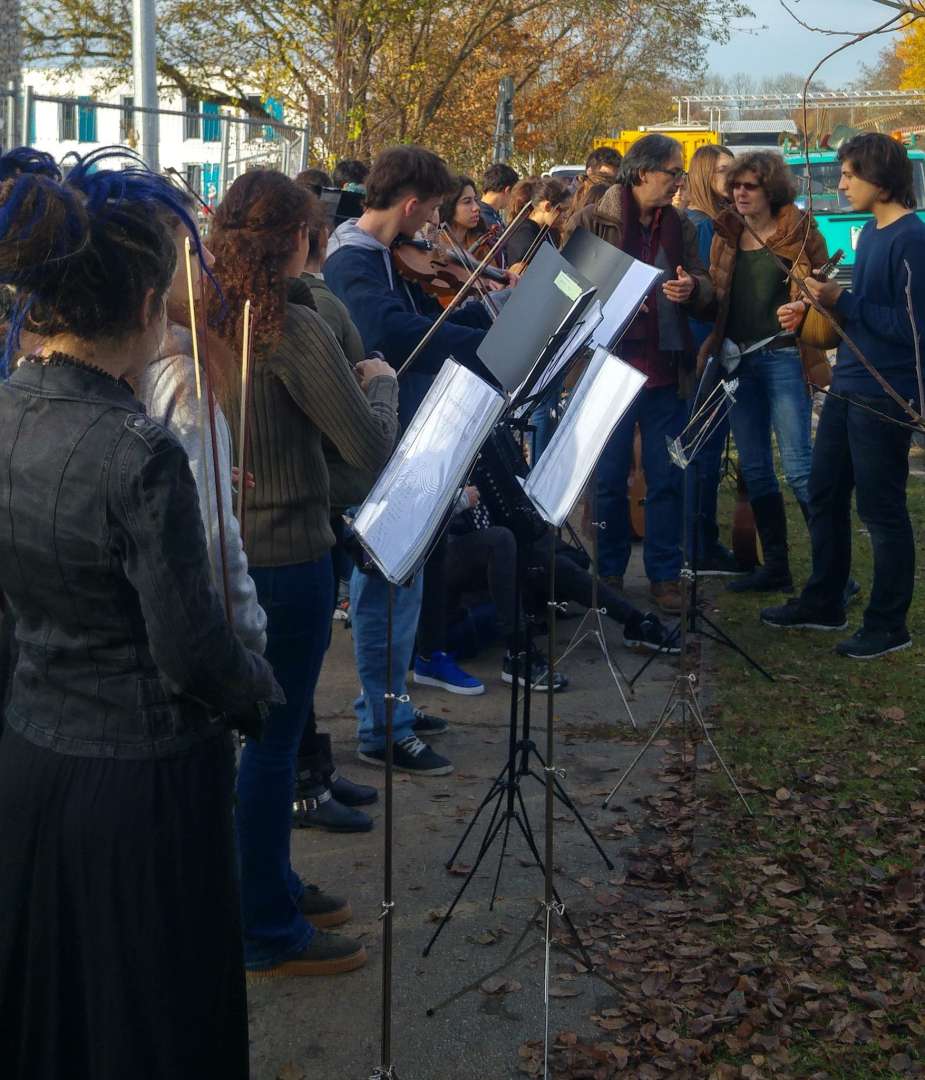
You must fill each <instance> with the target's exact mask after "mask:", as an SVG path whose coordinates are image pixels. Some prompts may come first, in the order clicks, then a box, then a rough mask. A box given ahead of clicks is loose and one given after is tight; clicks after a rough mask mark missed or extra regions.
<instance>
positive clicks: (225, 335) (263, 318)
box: [209, 169, 318, 358]
mask: <svg viewBox="0 0 925 1080" xmlns="http://www.w3.org/2000/svg"><path fill="white" fill-rule="evenodd" d="M317 201H318V200H317V199H316V198H315V197H314V196H313V194H312V193H311V192H310V191H306V189H305V188H302V187H299V185H298V184H296V183H295V182H294V181H293V180H290V179H289V177H288V176H284V175H283V174H282V173H280V172H275V171H274V170H272V169H252V170H251V171H249V172H246V173H244V174H243V175H242V176H239V177H238V178H237V180H235V182H234V183H233V184H232V185H231V187H230V188H229V189H228V194H227V195H226V196H225V198H224V199H223V200H222V202H221V204H220V205H219V207H218V210H216V212H215V218H214V219H213V222H212V228H211V230H210V232H209V246H210V248H211V249H212V254H213V255H214V256H215V267H214V270H213V272H214V274H215V277H216V278H217V280H218V282H219V284H220V285H221V288H222V293H223V295H224V300H222V299H220V298H218V297H215V298H213V299H212V300H211V301H210V304H209V322H210V324H211V325H212V326H213V327H214V328H215V330H216V332H217V333H218V335H219V336H220V337H221V338H222V339H223V340H224V341H226V342H227V343H228V344H229V345H231V346H233V347H234V348H235V349H239V348H240V346H241V335H242V324H243V321H244V302H245V301H246V300H250V302H251V313H252V316H253V318H254V321H255V342H254V353H255V357H256V358H259V357H260V356H268V355H269V354H270V353H272V351H273V349H274V348H275V346H276V344H277V343H278V341H279V339H280V337H281V336H282V332H283V322H284V320H285V317H286V291H287V277H286V273H285V268H286V264H287V263H288V262H289V260H290V259H291V258H292V254H293V252H294V251H296V250H297V248H298V245H299V233H300V230H301V229H303V228H306V227H310V226H311V225H312V223H313V221H314V220H315V217H316V216H317V210H315V211H314V212H313V204H315V203H317Z"/></svg>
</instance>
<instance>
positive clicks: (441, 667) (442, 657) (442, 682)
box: [414, 652, 485, 695]
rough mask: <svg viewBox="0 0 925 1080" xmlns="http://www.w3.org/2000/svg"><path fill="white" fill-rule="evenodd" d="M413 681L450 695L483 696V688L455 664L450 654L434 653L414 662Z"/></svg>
mask: <svg viewBox="0 0 925 1080" xmlns="http://www.w3.org/2000/svg"><path fill="white" fill-rule="evenodd" d="M414 681H415V683H416V684H417V685H418V686H439V687H440V689H441V690H449V692H450V693H451V694H470V695H474V694H484V693H485V687H484V685H483V684H482V683H480V682H479V680H478V679H476V678H474V677H473V676H472V675H467V674H466V672H465V671H463V669H462V668H461V667H459V665H458V664H457V663H456V660H455V658H454V656H453V654H452V653H445V652H435V653H432V654H431V656H430V657H429V658H427V659H425V658H424V657H422V656H417V657H415V660H414Z"/></svg>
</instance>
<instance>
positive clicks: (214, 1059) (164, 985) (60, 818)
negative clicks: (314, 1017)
mask: <svg viewBox="0 0 925 1080" xmlns="http://www.w3.org/2000/svg"><path fill="white" fill-rule="evenodd" d="M233 790H234V755H233V750H232V746H231V741H230V739H229V738H226V737H216V738H213V739H210V740H208V741H207V742H205V743H203V744H201V745H199V746H197V747H196V748H195V749H194V750H193V751H191V752H189V753H186V754H184V755H182V756H178V757H174V758H168V759H162V760H158V761H154V760H151V761H121V760H120V761H114V760H110V759H102V758H80V757H68V756H65V755H62V754H57V753H55V752H53V751H50V750H46V749H43V748H40V747H37V746H35V745H33V744H32V743H30V742H28V741H27V740H25V739H23V738H22V737H21V736H19V735H17V734H16V733H15V732H11V731H10V730H9V729H7V730H6V731H5V732H4V734H3V737H2V739H0V1075H2V1076H3V1077H4V1080H64V1078H67V1080H129V1078H131V1080H193V1078H196V1080H204V1078H211V1077H216V1078H217V1077H221V1078H222V1080H241V1078H246V1077H247V1076H248V1050H247V1002H246V991H245V983H244V964H243V952H242V944H241V926H240V910H239V900H238V886H237V877H236V872H235V856H234V842H233V833H232V797H233Z"/></svg>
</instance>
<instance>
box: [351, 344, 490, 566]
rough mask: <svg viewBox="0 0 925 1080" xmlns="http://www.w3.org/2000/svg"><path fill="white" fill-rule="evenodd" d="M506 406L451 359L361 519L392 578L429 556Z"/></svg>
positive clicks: (363, 534) (364, 536) (362, 533)
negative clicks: (440, 528) (465, 479)
mask: <svg viewBox="0 0 925 1080" xmlns="http://www.w3.org/2000/svg"><path fill="white" fill-rule="evenodd" d="M504 408H505V399H504V398H503V397H502V395H501V394H499V393H498V391H497V390H495V389H494V387H492V386H489V384H488V383H486V382H485V381H484V380H483V379H480V378H479V376H478V375H475V374H473V372H471V371H470V370H469V369H468V368H464V367H463V366H462V365H461V364H458V363H457V362H456V361H455V360H453V359H452V358H449V359H447V360H446V361H445V362H444V364H443V367H442V368H441V369H440V373H439V374H438V375H437V377H436V379H435V380H434V382H433V385H432V386H431V388H430V390H429V391H428V392H427V396H426V397H425V398H424V401H423V402H422V403H421V407H420V408H419V409H418V411H417V412H416V413H415V414H414V418H413V419H412V421H411V423H410V424H409V425H408V428H407V430H406V431H405V433H404V435H403V436H402V438H401V441H400V442H399V444H398V446H397V447H396V448H395V450H394V452H393V454H392V456H391V458H390V459H389V461H388V464H387V465H386V467H385V468H384V469H383V470H382V473H381V474H380V476H379V479H378V480H377V481H376V483H375V484H374V485H373V489H372V491H371V492H370V493H369V495H368V496H367V497H366V500H365V502H364V503H363V505H362V506H361V507H360V510H359V513H358V514H357V516H356V520H355V521H354V529H355V530H356V533H357V535H358V536H359V538H360V540H361V541H362V543H363V546H364V547H365V548H366V550H367V551H368V552H369V553H370V555H371V556H372V558H373V560H374V561H375V563H376V565H377V566H378V567H379V569H380V570H381V571H382V573H383V574H384V576H385V577H386V578H387V579H388V580H389V581H391V582H393V583H394V584H396V585H398V584H400V583H401V582H403V581H407V579H408V578H409V577H410V576H411V575H412V574H413V573H414V571H415V570H416V569H417V567H418V566H419V565H420V563H421V561H422V560H423V559H424V557H425V556H426V554H427V552H428V550H429V548H430V544H431V542H432V540H433V537H434V534H435V532H436V530H437V529H439V527H440V525H441V524H442V522H443V520H444V518H445V516H446V513H447V511H448V510H449V509H450V506H451V504H452V502H453V500H454V499H455V498H456V497H457V495H458V493H459V485H460V484H461V483H462V481H463V480H464V478H465V476H466V473H467V472H468V471H469V469H470V468H471V467H472V462H473V461H474V460H475V456H476V454H478V452H479V449H480V448H481V445H482V443H483V442H484V441H485V439H486V438H487V437H488V434H489V432H490V431H491V429H492V427H494V425H495V423H496V422H497V420H498V418H499V417H500V416H501V414H502V412H504Z"/></svg>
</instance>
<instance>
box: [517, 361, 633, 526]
mask: <svg viewBox="0 0 925 1080" xmlns="http://www.w3.org/2000/svg"><path fill="white" fill-rule="evenodd" d="M645 381H646V376H645V375H644V374H643V373H642V372H641V371H637V370H636V369H635V368H634V367H630V365H629V364H626V363H624V362H623V361H622V360H619V359H618V358H617V357H616V356H614V355H613V354H612V353H610V352H608V351H607V350H606V349H602V348H598V349H595V351H594V356H593V357H592V358H591V361H590V363H589V364H588V367H587V370H586V371H585V373H584V375H582V377H581V380H580V382H579V383H578V386H577V387H576V388H575V392H574V393H573V394H572V400H571V402H570V403H569V407H568V408H567V409H566V410H565V414H564V415H563V417H562V419H561V420H560V421H559V426H558V427H557V428H556V431H555V434H554V435H553V437H552V439H551V440H550V442H549V445H548V446H547V447H546V449H545V451H544V452H543V453H542V454H541V455H540V459H539V461H538V462H537V463H536V465H535V466H534V468H533V470H532V471H531V473H530V475H529V476H528V477H527V479H526V481H525V483H524V491H525V492H526V493H527V495H528V496H529V498H530V499H531V501H532V502H533V505H534V506H535V507H536V508H537V510H539V512H540V513H541V514H542V515H543V517H544V518H545V519H546V521H548V522H549V523H550V524H551V525H554V526H555V527H556V528H559V527H560V526H561V525H562V524H563V522H564V521H565V519H566V518H567V517H568V516H569V514H570V513H571V512H572V507H574V505H575V503H576V502H577V501H578V498H579V496H580V495H581V493H582V491H584V488H585V485H586V484H587V483H588V480H589V478H590V476H591V473H592V471H593V469H594V466H595V465H596V464H597V459H598V458H599V457H600V456H601V453H602V452H603V449H604V447H605V446H606V445H607V440H608V439H609V438H610V436H611V435H612V434H613V432H614V429H615V428H616V426H617V424H618V423H619V422H620V420H621V419H622V417H623V414H624V413H625V412H626V410H627V409H628V408H629V407H630V405H632V403H633V401H634V399H635V397H636V395H637V394H638V393H639V391H640V390H641V389H642V387H643V386H644V385H645Z"/></svg>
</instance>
